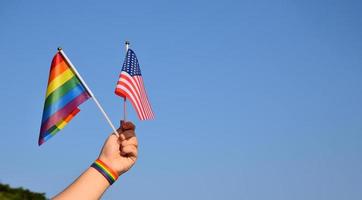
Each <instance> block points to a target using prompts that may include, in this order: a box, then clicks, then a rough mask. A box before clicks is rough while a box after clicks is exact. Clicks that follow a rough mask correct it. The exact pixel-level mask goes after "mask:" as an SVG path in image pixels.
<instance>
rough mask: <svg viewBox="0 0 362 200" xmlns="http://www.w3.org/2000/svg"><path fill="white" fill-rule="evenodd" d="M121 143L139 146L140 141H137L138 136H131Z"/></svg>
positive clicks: (123, 145)
mask: <svg viewBox="0 0 362 200" xmlns="http://www.w3.org/2000/svg"><path fill="white" fill-rule="evenodd" d="M121 145H122V147H125V146H129V145H131V146H132V145H133V146H135V147H138V141H137V138H136V137H131V138H129V139H128V140H123V141H122V142H121Z"/></svg>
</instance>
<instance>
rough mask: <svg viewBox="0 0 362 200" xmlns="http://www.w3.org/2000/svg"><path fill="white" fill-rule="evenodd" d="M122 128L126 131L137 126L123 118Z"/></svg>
mask: <svg viewBox="0 0 362 200" xmlns="http://www.w3.org/2000/svg"><path fill="white" fill-rule="evenodd" d="M120 129H122V131H126V130H135V129H136V126H135V125H134V124H133V123H132V122H130V121H123V120H121V126H120Z"/></svg>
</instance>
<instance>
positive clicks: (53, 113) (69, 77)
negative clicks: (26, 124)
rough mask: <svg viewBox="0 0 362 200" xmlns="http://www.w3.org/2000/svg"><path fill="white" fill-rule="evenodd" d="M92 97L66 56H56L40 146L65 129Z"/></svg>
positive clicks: (46, 102)
mask: <svg viewBox="0 0 362 200" xmlns="http://www.w3.org/2000/svg"><path fill="white" fill-rule="evenodd" d="M90 97H91V96H90V95H89V93H88V91H87V90H86V88H85V87H84V86H83V84H82V83H81V81H80V80H79V78H78V77H77V75H76V74H75V73H74V71H73V70H72V68H71V67H70V65H69V64H68V62H67V61H66V59H65V58H64V56H63V55H62V54H61V53H60V52H58V53H57V54H55V56H54V58H53V61H52V64H51V67H50V72H49V80H48V87H47V91H46V98H45V103H44V110H43V117H42V122H41V127H40V135H39V141H38V144H39V145H41V144H43V143H44V142H46V141H47V140H48V139H49V138H51V137H52V136H54V135H55V134H56V133H57V132H58V131H60V130H61V129H62V128H64V126H65V125H67V124H68V123H69V121H70V120H71V119H72V118H73V117H74V116H75V115H76V114H77V113H78V112H79V111H80V110H79V109H78V106H79V105H80V104H82V103H83V102H85V101H86V100H87V99H89V98H90Z"/></svg>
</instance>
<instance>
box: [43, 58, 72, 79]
mask: <svg viewBox="0 0 362 200" xmlns="http://www.w3.org/2000/svg"><path fill="white" fill-rule="evenodd" d="M68 68H69V66H68V64H67V62H66V61H65V60H64V58H63V56H62V55H61V54H60V53H57V54H55V56H54V58H53V60H52V64H51V66H50V73H49V80H48V84H49V83H50V82H51V81H52V80H53V79H54V78H55V77H57V76H58V75H60V74H61V73H62V72H64V71H65V70H67V69H68Z"/></svg>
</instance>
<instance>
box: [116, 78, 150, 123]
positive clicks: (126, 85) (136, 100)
mask: <svg viewBox="0 0 362 200" xmlns="http://www.w3.org/2000/svg"><path fill="white" fill-rule="evenodd" d="M128 82H130V81H128ZM130 84H131V85H128V84H127V83H125V82H123V80H120V81H119V82H118V85H122V86H124V87H125V88H127V89H128V90H129V92H130V94H128V93H127V92H126V91H124V92H125V93H127V95H128V98H129V99H130V100H131V102H132V104H135V105H133V106H134V107H135V108H138V109H137V112H138V115H139V117H140V118H143V117H144V113H143V112H142V110H141V109H142V105H141V102H140V99H139V96H138V94H134V92H133V90H132V89H131V87H132V88H133V89H135V88H134V86H133V84H132V82H130ZM118 89H121V88H118ZM135 91H136V92H137V90H136V89H135ZM130 95H132V96H133V97H134V98H135V102H133V100H132V98H131V97H130ZM141 116H142V117H141Z"/></svg>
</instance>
